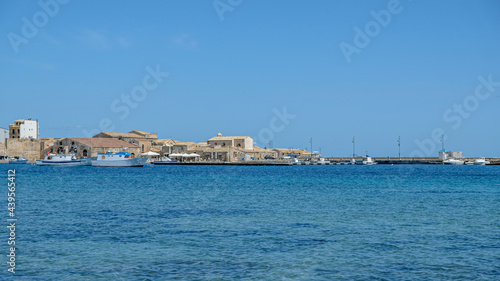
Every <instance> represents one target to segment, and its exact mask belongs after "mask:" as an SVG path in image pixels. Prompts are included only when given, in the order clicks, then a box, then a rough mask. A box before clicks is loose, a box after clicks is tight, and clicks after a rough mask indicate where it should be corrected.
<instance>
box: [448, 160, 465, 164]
mask: <svg viewBox="0 0 500 281" xmlns="http://www.w3.org/2000/svg"><path fill="white" fill-rule="evenodd" d="M464 163H465V162H464V161H447V162H446V161H445V162H444V164H445V165H463V164H464Z"/></svg>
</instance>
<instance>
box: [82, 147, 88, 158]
mask: <svg viewBox="0 0 500 281" xmlns="http://www.w3.org/2000/svg"><path fill="white" fill-rule="evenodd" d="M82 155H83V157H87V156H88V152H87V150H86V149H84V150H83V153H82Z"/></svg>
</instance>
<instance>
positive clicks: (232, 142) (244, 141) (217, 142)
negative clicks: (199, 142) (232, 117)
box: [207, 133, 253, 149]
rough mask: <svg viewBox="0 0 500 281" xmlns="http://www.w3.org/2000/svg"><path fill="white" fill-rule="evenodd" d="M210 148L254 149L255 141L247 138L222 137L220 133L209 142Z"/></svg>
mask: <svg viewBox="0 0 500 281" xmlns="http://www.w3.org/2000/svg"><path fill="white" fill-rule="evenodd" d="M207 144H208V146H210V147H236V148H240V149H252V148H253V139H252V138H251V137H247V136H239V137H234V136H231V137H230V136H222V134H221V133H218V134H217V136H216V137H213V138H211V139H209V140H208V141H207Z"/></svg>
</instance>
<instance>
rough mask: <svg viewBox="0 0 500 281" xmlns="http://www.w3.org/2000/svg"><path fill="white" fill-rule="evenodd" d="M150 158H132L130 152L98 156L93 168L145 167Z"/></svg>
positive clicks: (93, 162)
mask: <svg viewBox="0 0 500 281" xmlns="http://www.w3.org/2000/svg"><path fill="white" fill-rule="evenodd" d="M147 160H148V157H138V158H132V154H131V153H130V152H117V153H111V152H108V153H106V154H98V155H97V159H96V160H92V166H93V167H143V166H144V165H145V164H146V161H147Z"/></svg>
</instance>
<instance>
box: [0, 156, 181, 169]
mask: <svg viewBox="0 0 500 281" xmlns="http://www.w3.org/2000/svg"><path fill="white" fill-rule="evenodd" d="M148 161H149V158H148V157H138V158H133V157H132V154H131V153H130V152H117V153H111V152H108V153H106V154H98V155H97V157H85V158H76V156H75V154H49V155H47V156H45V158H44V159H43V160H37V161H36V165H37V166H94V167H143V166H144V165H146V164H147V163H148ZM27 162H28V160H27V159H25V158H23V157H20V158H18V159H11V160H10V161H9V164H26V163H27ZM174 162H177V161H176V160H171V159H169V158H168V157H163V158H162V159H161V160H159V161H154V162H152V163H153V164H157V165H162V164H168V163H174Z"/></svg>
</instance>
